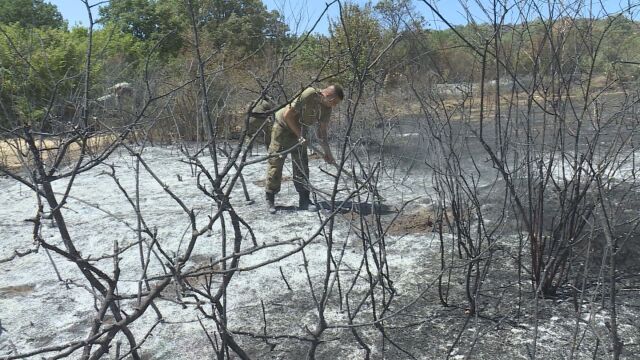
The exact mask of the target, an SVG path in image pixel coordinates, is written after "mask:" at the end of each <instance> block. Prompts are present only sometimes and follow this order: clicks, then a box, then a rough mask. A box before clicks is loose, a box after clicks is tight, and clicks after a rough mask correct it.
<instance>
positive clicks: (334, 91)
mask: <svg viewBox="0 0 640 360" xmlns="http://www.w3.org/2000/svg"><path fill="white" fill-rule="evenodd" d="M321 93H322V98H323V103H324V105H325V106H329V107H335V106H336V105H338V104H339V103H340V101H342V100H343V99H344V90H342V87H341V86H340V85H329V86H327V87H326V88H324V89H323V90H322V91H321Z"/></svg>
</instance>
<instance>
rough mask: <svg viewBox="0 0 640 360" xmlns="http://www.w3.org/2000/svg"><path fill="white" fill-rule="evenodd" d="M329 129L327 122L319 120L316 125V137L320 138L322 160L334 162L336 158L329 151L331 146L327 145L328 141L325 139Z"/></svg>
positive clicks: (328, 162)
mask: <svg viewBox="0 0 640 360" xmlns="http://www.w3.org/2000/svg"><path fill="white" fill-rule="evenodd" d="M328 129H329V122H328V121H327V122H321V123H320V124H319V125H318V132H317V134H318V139H320V146H322V151H323V152H324V161H325V162H326V163H327V164H335V163H336V160H335V159H334V157H333V154H332V153H331V148H330V147H329V141H328V140H327V134H328V131H327V130H328Z"/></svg>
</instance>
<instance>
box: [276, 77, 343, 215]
mask: <svg viewBox="0 0 640 360" xmlns="http://www.w3.org/2000/svg"><path fill="white" fill-rule="evenodd" d="M343 98H344V91H343V90H342V88H341V87H340V86H339V85H331V86H328V87H326V88H325V89H323V90H317V89H315V88H312V87H309V88H307V89H305V90H304V91H303V92H302V93H301V94H300V96H298V97H297V98H295V99H294V100H293V102H291V103H290V104H289V105H286V106H285V107H283V108H282V109H280V110H278V111H277V112H276V120H275V123H274V124H273V129H272V130H271V145H270V146H269V155H274V154H277V153H282V152H284V151H287V150H289V149H291V148H292V147H294V146H296V145H297V147H296V148H295V149H294V150H293V151H292V152H291V159H292V163H293V164H292V166H293V182H294V186H295V188H296V191H297V192H298V195H299V201H298V206H299V208H300V209H301V210H311V211H315V210H317V209H316V207H315V205H313V204H311V200H310V198H309V193H310V188H309V183H308V179H309V160H308V157H307V145H306V142H307V140H306V139H305V137H304V127H308V126H313V125H315V126H317V132H316V133H317V135H318V138H319V139H320V143H321V146H322V149H323V152H324V160H325V161H326V162H327V163H329V164H332V163H335V159H334V158H333V154H332V153H331V149H330V148H329V143H328V142H327V129H328V126H329V120H330V118H331V109H332V108H334V107H335V106H337V105H338V103H339V102H340V101H341V100H342V99H343ZM285 159H286V154H284V155H282V156H274V157H271V158H270V159H269V164H268V166H267V183H266V187H265V192H266V200H267V206H268V210H269V212H270V213H272V214H273V213H275V212H276V208H275V204H274V202H275V194H277V193H278V192H279V191H280V183H281V181H282V167H283V165H284V162H285Z"/></svg>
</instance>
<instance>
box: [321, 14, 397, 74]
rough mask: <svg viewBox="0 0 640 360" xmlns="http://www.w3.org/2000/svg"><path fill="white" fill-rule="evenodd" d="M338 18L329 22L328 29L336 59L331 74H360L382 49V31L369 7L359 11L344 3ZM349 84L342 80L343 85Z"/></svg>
mask: <svg viewBox="0 0 640 360" xmlns="http://www.w3.org/2000/svg"><path fill="white" fill-rule="evenodd" d="M340 16H341V18H340V19H337V20H334V21H331V23H330V27H329V34H330V37H331V44H332V49H333V50H334V51H335V52H336V53H337V55H338V56H337V57H336V58H335V60H334V61H333V63H332V65H333V69H332V70H333V71H334V72H336V73H338V72H342V71H343V70H344V69H345V68H350V70H351V71H349V73H350V74H362V73H363V72H364V70H365V69H366V68H367V67H369V65H370V64H371V62H372V61H373V59H375V58H376V57H377V56H378V55H379V53H380V51H382V50H383V49H384V47H385V46H384V44H383V34H382V28H381V26H380V23H379V21H378V20H377V19H376V18H375V17H374V13H373V9H372V7H371V4H367V5H365V6H364V7H360V6H358V5H356V4H351V3H347V4H345V5H344V6H342V8H341V15H340ZM349 76H351V75H347V77H349ZM349 80H350V79H348V78H344V79H341V81H343V82H344V81H349Z"/></svg>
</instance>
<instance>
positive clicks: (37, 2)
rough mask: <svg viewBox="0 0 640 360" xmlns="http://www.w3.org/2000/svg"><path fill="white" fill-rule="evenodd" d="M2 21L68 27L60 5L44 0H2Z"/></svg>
mask: <svg viewBox="0 0 640 360" xmlns="http://www.w3.org/2000/svg"><path fill="white" fill-rule="evenodd" d="M0 23H5V24H12V23H19V24H20V25H21V26H23V27H43V26H48V27H52V28H56V29H66V28H67V22H66V21H64V19H63V18H62V14H60V12H59V11H58V7H57V6H55V5H53V4H48V3H45V2H44V0H0Z"/></svg>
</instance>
